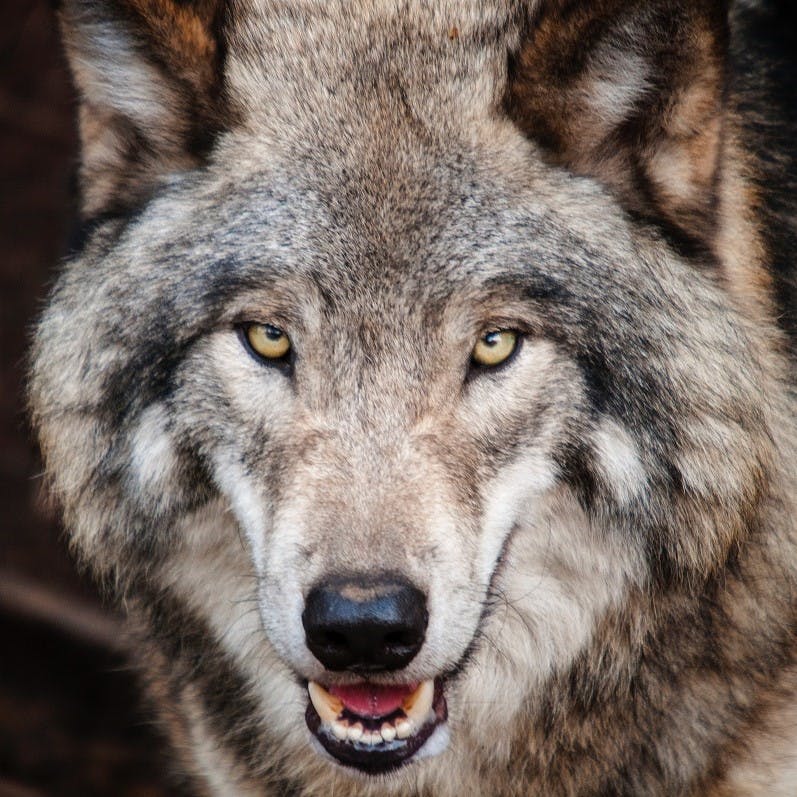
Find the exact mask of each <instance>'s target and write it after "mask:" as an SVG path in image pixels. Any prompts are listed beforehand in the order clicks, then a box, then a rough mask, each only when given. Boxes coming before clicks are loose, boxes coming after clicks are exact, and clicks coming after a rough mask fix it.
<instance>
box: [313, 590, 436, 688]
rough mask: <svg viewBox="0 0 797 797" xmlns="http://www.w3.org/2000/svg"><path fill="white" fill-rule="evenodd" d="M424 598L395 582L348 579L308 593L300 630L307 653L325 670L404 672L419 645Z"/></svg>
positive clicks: (423, 630) (425, 618) (424, 619)
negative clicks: (302, 629)
mask: <svg viewBox="0 0 797 797" xmlns="http://www.w3.org/2000/svg"><path fill="white" fill-rule="evenodd" d="M428 619H429V615H428V613H427V611H426V597H425V596H424V594H423V593H422V592H421V591H420V590H419V589H416V588H415V587H413V586H412V585H411V584H408V583H406V582H403V581H398V580H395V579H388V578H385V579H374V578H372V577H371V578H368V579H367V580H366V579H356V578H348V579H345V580H338V581H327V582H324V583H322V584H319V585H318V586H316V587H315V588H314V589H313V590H311V592H310V594H309V595H308V596H307V600H306V601H305V608H304V613H303V614H302V624H303V625H304V631H305V635H306V639H307V647H308V648H310V651H311V652H312V654H313V655H314V656H315V657H316V658H317V659H318V660H319V661H320V662H321V663H322V664H323V665H324V667H326V668H327V669H328V670H353V671H355V672H379V671H384V670H400V669H401V668H402V667H406V666H407V664H409V663H410V662H411V661H412V659H413V658H414V657H415V655H416V653H417V652H418V651H419V650H420V649H421V645H423V639H424V635H425V634H426V624H427V622H428Z"/></svg>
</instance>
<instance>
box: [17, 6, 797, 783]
mask: <svg viewBox="0 0 797 797" xmlns="http://www.w3.org/2000/svg"><path fill="white" fill-rule="evenodd" d="M786 13H787V12H786V11H784V10H782V9H781V10H778V9H777V8H775V7H774V6H773V7H770V6H769V5H767V4H766V3H753V2H747V3H737V4H734V5H732V6H731V7H729V6H728V4H727V3H724V2H719V1H718V0H700V1H699V2H694V0H689V2H686V1H685V0H683V1H682V0H653V1H652V2H650V1H649V2H641V0H640V1H639V2H634V1H633V0H632V1H631V2H619V0H599V1H598V2H593V3H575V2H567V1H566V0H526V1H525V2H524V1H522V0H488V2H484V1H483V0H480V1H479V2H475V0H446V1H445V2H440V3H426V2H420V0H368V2H363V3H356V4H355V3H347V2H344V1H343V0H324V1H323V2H321V1H320V0H292V1H291V2H288V1H287V0H226V1H225V0H193V1H192V2H178V1H177V0H117V1H116V2H100V0H64V4H63V8H62V11H61V14H62V22H63V28H64V35H65V42H66V47H67V51H68V54H69V57H70V59H71V64H72V68H73V71H74V77H75V80H76V83H77V85H78V87H79V89H80V91H81V94H82V104H81V108H80V125H81V134H82V141H83V161H82V185H83V211H84V217H85V221H86V225H87V234H86V237H85V243H84V245H83V246H82V247H81V248H80V250H79V251H78V252H77V253H75V254H74V256H73V257H71V259H70V260H69V262H68V263H67V264H66V265H65V267H64V269H63V272H62V273H61V275H60V277H59V279H58V281H57V283H56V284H55V286H54V288H53V291H52V295H51V297H50V300H49V304H48V306H47V309H46V310H45V312H44V314H43V316H42V318H41V320H40V322H39V324H38V327H37V330H36V335H35V342H34V347H33V355H32V377H31V387H30V396H31V398H30V401H31V407H32V415H33V419H34V423H35V426H36V429H37V431H38V434H39V439H40V441H41V447H42V451H43V453H44V457H45V460H46V467H47V474H48V477H49V480H50V482H51V485H52V489H53V491H54V493H55V495H56V496H57V498H58V499H59V501H60V503H61V505H62V507H63V512H64V517H65V523H66V526H67V528H68V529H69V533H70V535H71V539H72V541H73V543H74V548H75V550H76V552H77V553H78V555H79V556H80V558H81V559H82V560H83V561H84V562H85V563H87V564H88V565H89V566H90V567H91V569H92V570H93V572H94V573H95V574H97V575H98V577H100V578H101V579H102V580H103V581H104V583H106V584H107V585H108V587H109V589H110V590H111V592H112V593H113V594H114V595H115V596H116V598H117V599H118V600H120V601H121V602H122V603H123V605H124V606H125V608H126V609H127V611H128V613H129V615H130V622H131V630H132V634H133V637H132V638H133V640H134V643H133V645H132V647H133V652H134V654H135V656H136V658H137V659H138V661H139V662H140V664H141V667H142V671H143V673H144V677H145V681H146V683H147V685H148V689H149V693H150V695H151V696H152V697H153V699H154V703H155V705H156V706H157V708H158V710H159V712H160V714H161V717H162V718H163V721H164V722H165V724H166V727H167V728H168V730H169V733H170V736H171V739H172V742H173V745H174V749H175V756H176V758H178V759H179V760H180V761H181V762H182V763H181V766H182V772H183V773H184V775H185V777H186V778H187V780H188V782H189V783H190V788H191V789H192V791H193V793H197V794H208V795H225V796H229V795H289V794H290V795H333V794H334V795H335V797H343V796H344V795H368V796H370V797H377V796H380V797H381V796H382V795H385V796H387V795H419V796H420V795H434V797H449V796H451V797H453V795H463V794H483V795H501V796H506V797H509V795H532V794H534V795H546V797H554V796H555V795H599V794H601V795H607V794H612V795H667V796H668V797H670V796H673V795H701V796H705V795H709V796H711V797H732V795H784V796H785V795H793V794H795V793H797V709H795V698H796V697H797V695H796V694H795V690H797V669H796V667H797V662H796V661H795V653H796V652H797V636H795V627H796V623H797V537H796V535H797V505H796V503H797V490H795V486H796V485H795V480H796V475H795V467H794V464H795V460H796V457H795V455H796V454H797V430H796V429H795V405H796V404H797V400H796V399H795V379H794V360H793V352H794V350H795V349H794V344H795V337H794V330H795V301H794V299H795V273H794V258H793V252H794V251H796V250H795V245H797V225H796V224H795V221H796V220H797V216H796V215H795V200H794V192H793V189H794V187H795V175H797V169H796V168H795V167H796V166H797V162H796V161H795V156H796V154H797V153H796V152H795V148H794V140H795V132H796V131H795V124H794V123H795V121H796V120H795V108H797V102H795V100H797V90H796V88H797V83H796V82H795V76H794V69H793V61H792V62H788V61H783V60H778V59H779V58H785V57H787V55H786V54H787V53H788V51H789V46H791V45H793V42H794V37H793V34H792V37H791V39H790V38H789V36H790V34H789V33H788V31H789V30H790V28H789V27H788V20H785V17H784V15H785V14H786ZM780 50H782V52H780ZM253 321H254V322H261V323H270V324H275V325H277V326H279V327H280V328H282V329H285V330H287V331H288V332H289V335H290V337H291V341H292V344H293V347H294V351H295V352H296V359H295V361H294V362H293V364H292V365H291V367H290V369H287V370H286V369H280V368H276V367H272V366H269V365H264V364H263V363H261V362H258V361H256V360H255V358H254V357H253V356H251V355H250V353H248V352H247V351H246V350H245V348H244V346H243V345H242V343H241V340H240V336H239V335H238V333H237V332H236V328H237V326H238V325H240V324H241V323H245V322H253ZM496 327H498V328H508V329H514V330H518V331H519V333H521V336H522V343H521V345H520V347H519V349H518V351H517V353H516V354H515V356H514V357H513V358H512V360H511V362H508V363H506V364H505V365H504V366H501V367H499V368H496V369H483V368H482V369H480V368H476V367H474V366H473V365H472V364H470V352H471V349H472V347H473V345H474V342H475V340H476V339H477V338H478V336H479V334H480V333H481V332H482V331H483V330H484V329H486V328H496ZM380 572H391V573H397V574H400V575H401V576H402V577H403V578H406V579H408V580H410V581H411V582H412V583H413V584H415V585H417V586H418V588H419V589H421V590H423V592H424V593H425V595H426V599H427V602H428V611H429V625H428V628H427V631H426V638H425V642H424V645H423V647H422V649H421V651H420V652H419V653H418V655H417V656H416V657H415V658H414V659H413V660H412V661H411V663H410V664H409V665H408V666H407V667H406V668H405V670H404V671H402V672H401V673H400V678H401V680H402V681H404V682H415V681H421V680H423V679H427V678H438V679H442V681H443V683H444V684H445V694H446V701H447V706H448V715H449V717H448V723H447V734H448V737H449V740H448V744H447V746H446V747H445V749H433V750H427V751H426V753H428V754H429V755H427V756H426V757H423V758H421V757H418V760H413V761H411V762H410V763H409V764H407V765H406V766H404V767H402V768H401V769H399V770H397V771H396V772H394V773H392V774H388V775H383V776H379V777H376V776H368V775H364V774H360V773H358V772H356V771H352V770H351V769H346V768H343V767H341V766H339V765H338V764H336V763H334V762H333V761H332V760H331V759H329V757H327V756H325V755H323V754H322V753H321V752H319V751H318V750H317V749H316V747H314V746H313V744H312V740H311V736H310V732H309V731H308V729H307V727H306V725H305V722H304V712H305V708H306V706H307V691H306V687H305V685H306V682H307V681H308V680H322V681H324V682H326V683H331V684H334V683H338V682H341V683H343V682H346V680H347V678H350V676H349V675H347V674H346V673H343V674H341V673H328V672H325V670H324V667H323V666H322V665H321V664H320V663H319V661H318V660H317V659H315V658H314V656H313V655H312V654H311V653H310V651H309V649H308V648H307V646H306V644H305V639H304V631H303V629H302V622H301V613H302V607H303V603H304V599H305V597H306V595H307V592H308V590H309V589H310V587H311V586H312V585H313V584H315V583H317V582H318V581H319V580H320V579H323V578H328V577H333V576H336V575H337V574H341V573H344V574H354V575H355V576H358V577H362V578H364V579H367V577H368V575H369V574H371V573H380ZM396 677H398V676H397V675H396V674H392V675H391V674H389V673H388V674H384V675H380V676H375V680H377V681H380V680H381V681H382V682H390V681H391V679H395V678H396ZM443 741H444V740H443ZM443 741H438V743H437V745H438V747H439V748H442V747H443ZM432 753H436V755H431V754H432Z"/></svg>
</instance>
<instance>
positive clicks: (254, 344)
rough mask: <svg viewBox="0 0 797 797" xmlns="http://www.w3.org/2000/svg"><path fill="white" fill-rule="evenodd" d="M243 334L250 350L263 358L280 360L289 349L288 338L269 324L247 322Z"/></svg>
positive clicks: (289, 342) (277, 328)
mask: <svg viewBox="0 0 797 797" xmlns="http://www.w3.org/2000/svg"><path fill="white" fill-rule="evenodd" d="M243 332H244V335H245V336H246V341H247V343H248V344H249V346H250V348H251V349H252V351H253V352H254V353H255V354H257V355H258V356H259V357H262V358H263V359H265V360H281V359H283V358H284V357H286V356H287V355H288V353H289V352H290V350H291V341H290V338H289V337H288V336H287V335H286V334H285V332H283V331H282V330H281V329H280V328H279V327H275V326H272V325H271V324H249V325H248V326H246V327H244V330H243Z"/></svg>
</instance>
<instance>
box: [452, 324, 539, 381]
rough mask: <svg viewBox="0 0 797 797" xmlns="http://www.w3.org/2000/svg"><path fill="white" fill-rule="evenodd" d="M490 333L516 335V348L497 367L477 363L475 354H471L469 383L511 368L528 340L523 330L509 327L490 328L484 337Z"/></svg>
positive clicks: (483, 333) (467, 378) (468, 374)
mask: <svg viewBox="0 0 797 797" xmlns="http://www.w3.org/2000/svg"><path fill="white" fill-rule="evenodd" d="M490 332H512V333H514V335H515V347H514V348H513V349H512V353H511V354H510V355H509V356H508V357H507V358H506V359H505V360H502V361H501V362H500V363H496V364H495V365H485V364H484V363H480V362H477V361H476V360H475V359H474V358H473V353H471V355H470V357H469V358H468V373H467V377H466V381H468V382H469V381H471V380H473V379H475V378H476V377H479V376H488V375H489V376H492V375H493V374H498V373H500V372H501V371H503V370H504V368H507V367H509V366H510V365H511V364H512V363H513V362H514V360H515V358H516V357H517V356H518V352H519V351H520V350H521V349H522V348H523V343H524V341H525V340H526V333H525V332H524V331H523V330H522V329H516V328H513V327H507V326H501V327H490V328H489V329H487V330H485V331H484V332H482V336H484V335H486V334H488V333H490Z"/></svg>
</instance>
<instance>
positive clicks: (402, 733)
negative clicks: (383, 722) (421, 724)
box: [396, 719, 414, 739]
mask: <svg viewBox="0 0 797 797" xmlns="http://www.w3.org/2000/svg"><path fill="white" fill-rule="evenodd" d="M413 730H414V728H413V725H412V721H411V720H408V719H406V720H405V719H399V720H396V736H398V738H399V739H407V738H408V737H410V736H412V732H413Z"/></svg>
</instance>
